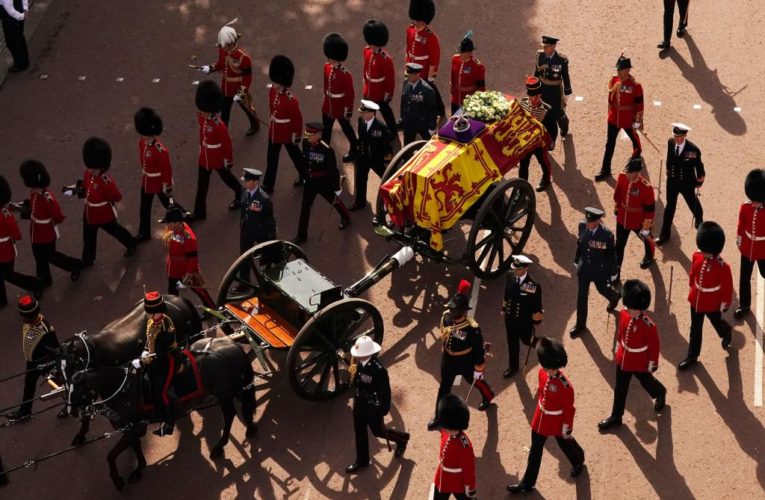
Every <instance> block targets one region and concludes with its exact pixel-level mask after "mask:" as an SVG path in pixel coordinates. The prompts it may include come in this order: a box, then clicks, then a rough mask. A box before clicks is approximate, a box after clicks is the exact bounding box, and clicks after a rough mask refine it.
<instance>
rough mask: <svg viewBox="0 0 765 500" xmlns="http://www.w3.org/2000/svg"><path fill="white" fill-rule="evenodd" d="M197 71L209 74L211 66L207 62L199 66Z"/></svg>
mask: <svg viewBox="0 0 765 500" xmlns="http://www.w3.org/2000/svg"><path fill="white" fill-rule="evenodd" d="M199 71H201V72H202V73H204V74H205V75H209V74H210V73H212V67H211V66H210V65H209V64H205V65H204V66H202V67H201V68H199Z"/></svg>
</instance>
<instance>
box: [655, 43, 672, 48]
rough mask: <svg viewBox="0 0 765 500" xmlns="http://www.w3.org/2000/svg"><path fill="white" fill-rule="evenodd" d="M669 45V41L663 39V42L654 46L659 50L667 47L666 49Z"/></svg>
mask: <svg viewBox="0 0 765 500" xmlns="http://www.w3.org/2000/svg"><path fill="white" fill-rule="evenodd" d="M671 46H672V45H670V43H669V42H667V41H663V42H661V43H660V44H659V45H657V46H656V48H657V49H660V50H667V49H668V48H670V47H671Z"/></svg>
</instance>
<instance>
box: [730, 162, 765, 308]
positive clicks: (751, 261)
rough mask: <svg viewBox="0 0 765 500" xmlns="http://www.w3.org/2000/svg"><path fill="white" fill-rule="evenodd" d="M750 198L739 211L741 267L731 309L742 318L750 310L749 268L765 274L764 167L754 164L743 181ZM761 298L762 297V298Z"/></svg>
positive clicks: (738, 245) (737, 234) (738, 237)
mask: <svg viewBox="0 0 765 500" xmlns="http://www.w3.org/2000/svg"><path fill="white" fill-rule="evenodd" d="M744 191H745V192H746V197H747V198H749V201H748V202H746V203H744V204H742V205H741V208H740V209H739V211H738V228H737V230H736V246H737V247H738V250H739V251H740V252H741V270H740V275H739V282H738V283H739V285H738V308H737V309H736V311H735V312H734V313H733V316H734V317H735V318H736V319H741V318H743V317H744V315H745V314H746V313H748V312H749V306H750V305H751V301H752V284H751V282H750V281H751V279H752V271H754V265H755V263H756V264H757V267H758V268H759V270H760V276H762V277H763V278H765V208H763V205H764V204H765V170H763V169H761V168H757V169H754V170H752V171H751V172H749V174H747V176H746V181H745V182H744ZM761 300H762V299H761Z"/></svg>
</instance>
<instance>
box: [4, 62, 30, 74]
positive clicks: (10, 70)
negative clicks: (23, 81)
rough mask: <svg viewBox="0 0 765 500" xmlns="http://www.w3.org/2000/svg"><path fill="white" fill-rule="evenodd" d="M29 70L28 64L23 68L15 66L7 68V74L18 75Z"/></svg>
mask: <svg viewBox="0 0 765 500" xmlns="http://www.w3.org/2000/svg"><path fill="white" fill-rule="evenodd" d="M28 69H29V64H27V65H25V66H16V65H15V64H14V65H13V66H11V67H10V68H8V73H19V72H21V71H26V70H28Z"/></svg>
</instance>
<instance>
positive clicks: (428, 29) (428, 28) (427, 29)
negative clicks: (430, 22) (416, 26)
mask: <svg viewBox="0 0 765 500" xmlns="http://www.w3.org/2000/svg"><path fill="white" fill-rule="evenodd" d="M423 31H427V32H428V33H430V34H431V35H432V34H433V30H432V29H430V26H425V29H424V30H423Z"/></svg>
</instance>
